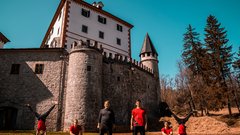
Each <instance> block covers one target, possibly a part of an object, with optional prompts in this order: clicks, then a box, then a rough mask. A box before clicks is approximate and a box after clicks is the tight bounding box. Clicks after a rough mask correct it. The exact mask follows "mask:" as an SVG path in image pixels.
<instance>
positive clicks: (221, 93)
mask: <svg viewBox="0 0 240 135" xmlns="http://www.w3.org/2000/svg"><path fill="white" fill-rule="evenodd" d="M205 32H206V34H205V39H204V40H205V45H206V49H207V51H208V54H209V55H210V57H211V63H210V64H211V68H212V72H211V73H212V74H211V77H210V78H211V79H212V80H213V82H214V84H215V85H214V87H215V89H213V91H211V92H212V93H213V94H214V95H215V96H214V97H215V98H214V99H213V100H215V103H214V107H215V108H217V109H218V108H221V107H222V106H223V105H224V103H226V100H225V96H226V97H227V103H228V108H229V114H230V115H231V106H230V97H229V92H228V87H227V83H226V81H227V79H228V77H229V76H230V69H231V68H230V67H231V64H232V54H231V50H232V46H229V45H228V39H227V34H226V33H227V31H225V29H224V28H222V27H221V23H219V22H218V20H217V19H216V18H215V17H214V16H212V15H210V16H209V17H208V18H207V25H206V27H205Z"/></svg>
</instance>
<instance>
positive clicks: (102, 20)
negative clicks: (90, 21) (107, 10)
mask: <svg viewBox="0 0 240 135" xmlns="http://www.w3.org/2000/svg"><path fill="white" fill-rule="evenodd" d="M98 22H100V23H103V24H106V23H107V19H106V18H104V17H102V16H100V15H99V16H98Z"/></svg>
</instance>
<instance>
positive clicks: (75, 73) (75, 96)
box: [64, 47, 102, 131]
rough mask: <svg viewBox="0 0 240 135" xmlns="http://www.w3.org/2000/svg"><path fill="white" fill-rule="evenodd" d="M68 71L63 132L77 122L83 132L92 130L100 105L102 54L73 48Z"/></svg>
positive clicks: (87, 49)
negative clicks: (81, 126)
mask: <svg viewBox="0 0 240 135" xmlns="http://www.w3.org/2000/svg"><path fill="white" fill-rule="evenodd" d="M68 71H69V73H68V83H67V92H66V109H65V112H66V113H65V121H64V130H65V131H67V130H69V127H70V125H71V124H72V121H73V120H74V119H78V120H79V123H80V124H81V125H83V126H84V127H85V129H86V131H94V130H95V129H96V126H97V123H96V120H97V117H98V113H97V112H98V111H99V109H100V105H101V102H102V101H101V99H102V55H101V53H100V52H98V51H97V50H95V49H90V48H84V47H82V48H77V49H73V50H72V51H71V53H70V55H69V70H68Z"/></svg>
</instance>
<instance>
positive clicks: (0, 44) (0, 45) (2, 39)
mask: <svg viewBox="0 0 240 135" xmlns="http://www.w3.org/2000/svg"><path fill="white" fill-rule="evenodd" d="M7 42H10V40H9V39H7V38H6V37H5V36H4V35H3V34H2V32H0V48H3V46H4V44H6V43H7Z"/></svg>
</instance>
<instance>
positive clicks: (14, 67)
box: [10, 64, 21, 74]
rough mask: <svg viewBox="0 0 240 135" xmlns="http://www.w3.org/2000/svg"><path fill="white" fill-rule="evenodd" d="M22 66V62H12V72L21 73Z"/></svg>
mask: <svg viewBox="0 0 240 135" xmlns="http://www.w3.org/2000/svg"><path fill="white" fill-rule="evenodd" d="M20 66H21V65H20V64H12V66H11V71H10V74H19V73H20Z"/></svg>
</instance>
